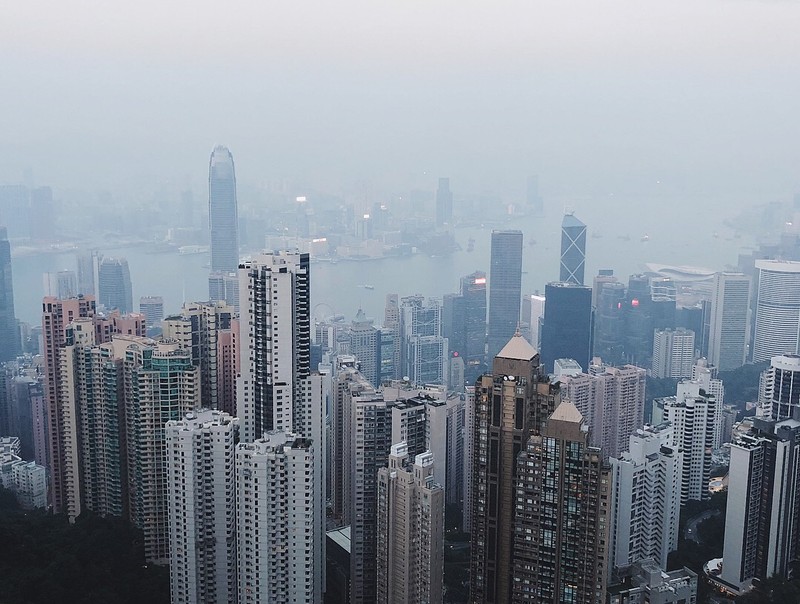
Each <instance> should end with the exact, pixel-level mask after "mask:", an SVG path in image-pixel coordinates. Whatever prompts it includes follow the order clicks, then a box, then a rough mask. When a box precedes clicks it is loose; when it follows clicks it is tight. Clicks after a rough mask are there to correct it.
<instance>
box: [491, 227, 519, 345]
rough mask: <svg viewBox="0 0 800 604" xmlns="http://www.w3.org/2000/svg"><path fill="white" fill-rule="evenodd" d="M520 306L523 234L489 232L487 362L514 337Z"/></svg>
mask: <svg viewBox="0 0 800 604" xmlns="http://www.w3.org/2000/svg"><path fill="white" fill-rule="evenodd" d="M521 304H522V231H492V258H491V272H490V273H489V358H490V359H492V358H494V357H495V356H496V355H497V353H498V352H499V351H500V349H501V348H502V347H503V346H505V344H506V342H508V340H509V339H510V338H511V336H513V335H514V331H515V330H516V329H517V325H518V324H519V310H520V305H521Z"/></svg>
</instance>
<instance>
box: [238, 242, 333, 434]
mask: <svg viewBox="0 0 800 604" xmlns="http://www.w3.org/2000/svg"><path fill="white" fill-rule="evenodd" d="M309 268H310V267H309V257H308V254H300V253H298V252H275V253H270V254H262V255H259V256H258V257H257V258H255V259H253V260H251V261H248V262H245V263H243V264H242V268H241V270H240V272H239V277H240V283H241V285H240V291H241V292H242V293H244V292H247V299H246V300H244V299H243V300H242V307H241V315H240V319H239V320H240V326H241V329H242V333H241V336H240V337H241V340H242V341H241V350H242V351H243V352H244V354H243V356H242V358H241V359H240V363H241V367H240V369H241V375H240V378H239V382H238V384H237V396H238V397H239V400H238V405H237V408H238V413H237V415H238V417H239V419H241V421H242V425H241V433H242V442H252V441H253V440H255V439H256V438H258V437H259V436H261V434H263V433H264V432H269V431H273V430H286V431H292V430H293V429H294V428H295V420H296V419H299V417H300V413H299V412H300V408H301V406H302V405H303V404H304V402H303V401H301V399H300V382H301V380H304V379H306V378H308V376H309V375H310V374H311V367H310V364H311V357H310V355H311V352H310V347H311V321H310V319H311V318H310V306H309V305H310V291H309V286H310V277H309V274H310V272H309ZM245 328H246V331H244V330H245ZM297 428H299V426H298V427H297ZM295 431H297V432H298V433H301V434H302V432H301V431H300V430H299V429H296V430H295ZM303 436H305V437H307V438H312V436H311V435H309V434H303ZM314 442H315V443H321V442H322V441H314Z"/></svg>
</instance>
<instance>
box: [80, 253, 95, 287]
mask: <svg viewBox="0 0 800 604" xmlns="http://www.w3.org/2000/svg"><path fill="white" fill-rule="evenodd" d="M97 262H98V258H97V253H96V252H89V253H86V254H79V255H78V257H77V263H78V293H79V294H82V295H84V296H97V288H96V287H95V285H96V283H97V279H96V272H97Z"/></svg>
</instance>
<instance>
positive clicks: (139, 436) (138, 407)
mask: <svg viewBox="0 0 800 604" xmlns="http://www.w3.org/2000/svg"><path fill="white" fill-rule="evenodd" d="M123 379H124V382H125V384H124V389H125V393H126V400H125V431H126V444H127V451H126V453H127V474H128V509H129V511H130V518H131V521H132V523H133V524H134V525H135V526H136V527H138V528H139V529H141V530H142V532H143V533H144V551H145V557H146V559H147V560H148V562H152V563H156V564H167V563H169V553H170V524H169V489H170V486H171V485H170V483H169V481H168V479H169V476H168V472H167V447H166V433H165V430H164V428H165V426H166V424H167V422H168V421H171V420H173V421H177V420H180V419H181V418H183V417H184V416H185V415H186V414H187V413H189V412H194V411H197V410H198V409H199V408H200V369H199V368H198V367H195V366H194V365H193V364H192V357H191V354H190V353H189V351H188V350H185V349H183V348H181V347H180V345H179V344H178V343H176V342H154V341H150V343H146V342H139V343H138V344H137V345H133V346H128V347H127V348H126V349H125V360H124V361H123Z"/></svg>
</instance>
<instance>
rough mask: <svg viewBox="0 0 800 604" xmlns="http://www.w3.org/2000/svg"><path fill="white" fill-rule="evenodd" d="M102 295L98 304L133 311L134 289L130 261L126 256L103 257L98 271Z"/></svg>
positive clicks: (121, 310)
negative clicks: (129, 266)
mask: <svg viewBox="0 0 800 604" xmlns="http://www.w3.org/2000/svg"><path fill="white" fill-rule="evenodd" d="M97 283H98V290H99V292H100V297H99V299H98V304H102V305H103V306H105V307H106V308H107V309H108V310H111V309H114V308H116V309H118V310H119V311H120V312H121V313H129V312H133V289H132V287H131V273H130V270H129V269H128V261H127V260H125V259H124V258H103V259H102V260H101V261H100V267H99V268H98V272H97Z"/></svg>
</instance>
